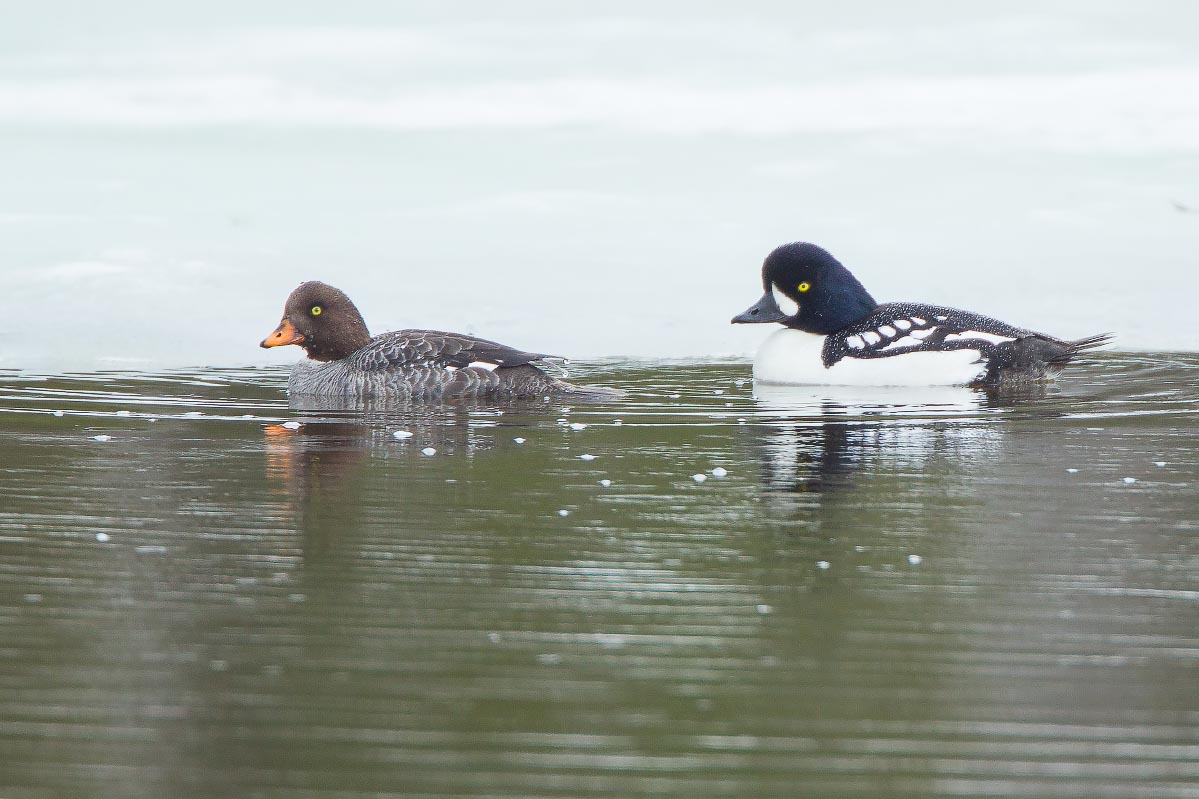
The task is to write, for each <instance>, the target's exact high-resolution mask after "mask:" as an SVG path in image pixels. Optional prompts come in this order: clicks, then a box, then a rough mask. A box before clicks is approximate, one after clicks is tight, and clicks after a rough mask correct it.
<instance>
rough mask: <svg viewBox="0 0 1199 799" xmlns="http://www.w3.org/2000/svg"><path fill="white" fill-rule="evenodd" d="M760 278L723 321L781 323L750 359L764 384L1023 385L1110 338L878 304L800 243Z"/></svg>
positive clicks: (817, 250) (786, 248)
mask: <svg viewBox="0 0 1199 799" xmlns="http://www.w3.org/2000/svg"><path fill="white" fill-rule="evenodd" d="M762 284H763V288H764V289H765V291H764V293H763V294H762V297H761V299H759V300H758V301H757V302H756V303H754V304H753V305H751V306H750V307H749V308H747V309H746V310H745V311H743V312H742V313H740V314H738V315H737V316H734V317H733V319H732V323H733V324H767V323H777V324H780V325H782V326H783V327H782V329H781V330H777V331H775V332H774V333H772V334H771V335H770V337H769V338H767V339H766V341H765V342H764V343H763V344H762V346H761V348H760V349H759V351H758V353H757V355H756V356H755V357H754V365H753V376H754V380H755V381H756V382H759V383H763V384H768V385H770V384H774V385H827V386H966V387H970V388H979V389H987V388H1004V387H1017V386H1031V385H1035V384H1044V383H1047V382H1050V381H1052V380H1054V379H1055V378H1056V377H1057V375H1058V373H1059V372H1061V370H1062V368H1063V367H1065V366H1066V364H1068V363H1069V362H1070V361H1071V360H1073V359H1074V358H1075V357H1076V356H1077V355H1078V354H1079V353H1082V352H1085V351H1087V350H1091V349H1094V348H1096V347H1099V346H1102V345H1104V344H1106V343H1108V342H1109V341H1110V340H1111V339H1112V334H1110V333H1102V334H1099V335H1095V336H1089V337H1087V338H1082V339H1078V340H1076V341H1067V340H1063V339H1060V338H1056V337H1054V336H1049V335H1046V334H1044V333H1038V332H1036V331H1033V330H1028V329H1026V328H1022V327H1017V326H1015V325H1011V324H1008V323H1007V322H1002V321H1000V320H998V319H993V318H991V317H989V316H983V315H981V314H977V313H973V312H970V311H962V310H958V309H956V308H950V307H946V306H942V305H930V304H926V303H919V302H889V303H883V304H881V305H880V304H879V303H878V302H876V301H875V300H874V298H873V297H871V296H870V293H869V292H868V291H866V289H865V287H864V286H863V285H862V284H861V283H860V282H859V281H858V279H857V278H856V277H854V275H853V273H851V272H850V271H849V270H848V269H847V268H846V267H845V266H844V265H842V264H841V262H840V261H838V260H837V259H836V258H834V257H833V256H832V254H830V253H829V252H828V251H827V250H825V249H823V248H822V247H819V246H817V245H815V244H812V243H809V242H803V241H797V242H792V243H790V244H784V245H782V246H780V247H778V248H776V249H775V250H774V251H773V252H771V253H770V255H768V256H767V257H766V260H765V261H764V262H763V264H762Z"/></svg>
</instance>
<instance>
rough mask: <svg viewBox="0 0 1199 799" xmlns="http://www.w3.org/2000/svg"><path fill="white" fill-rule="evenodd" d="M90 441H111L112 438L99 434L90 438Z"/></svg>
mask: <svg viewBox="0 0 1199 799" xmlns="http://www.w3.org/2000/svg"><path fill="white" fill-rule="evenodd" d="M92 441H112V436H106V435H104V434H100V435H98V436H92Z"/></svg>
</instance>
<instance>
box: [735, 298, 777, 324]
mask: <svg viewBox="0 0 1199 799" xmlns="http://www.w3.org/2000/svg"><path fill="white" fill-rule="evenodd" d="M790 318H791V317H789V316H787V314H785V313H783V312H782V311H780V310H779V305H778V303H777V302H775V301H774V295H773V294H771V293H770V292H769V291H768V292H766V293H765V294H763V295H762V299H760V300H758V301H757V302H755V303H754V304H753V305H751V306H749V307H748V308H746V309H745V310H744V311H742V312H741V313H739V314H737V315H736V316H734V317H733V324H735V325H746V324H752V323H755V322H784V321H786V320H787V319H790Z"/></svg>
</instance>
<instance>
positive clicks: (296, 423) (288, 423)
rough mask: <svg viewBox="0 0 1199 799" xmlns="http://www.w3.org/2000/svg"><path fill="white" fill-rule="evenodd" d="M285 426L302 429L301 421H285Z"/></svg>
mask: <svg viewBox="0 0 1199 799" xmlns="http://www.w3.org/2000/svg"><path fill="white" fill-rule="evenodd" d="M283 426H284V427H286V428H287V429H288V430H299V429H300V423H299V422H284V423H283Z"/></svg>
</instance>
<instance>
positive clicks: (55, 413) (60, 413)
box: [54, 411, 66, 416]
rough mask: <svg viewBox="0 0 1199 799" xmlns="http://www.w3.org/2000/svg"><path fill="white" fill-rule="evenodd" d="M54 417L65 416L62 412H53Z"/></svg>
mask: <svg viewBox="0 0 1199 799" xmlns="http://www.w3.org/2000/svg"><path fill="white" fill-rule="evenodd" d="M54 415H55V416H66V414H65V413H63V412H62V411H55V412H54Z"/></svg>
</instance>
